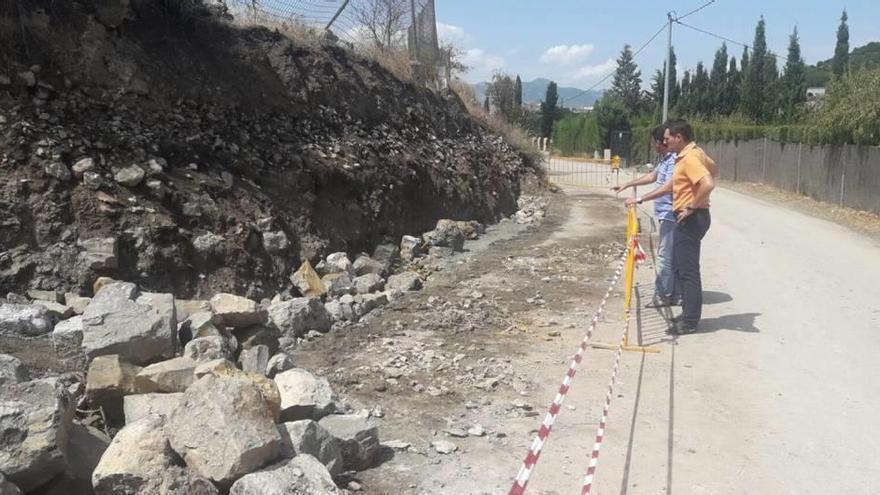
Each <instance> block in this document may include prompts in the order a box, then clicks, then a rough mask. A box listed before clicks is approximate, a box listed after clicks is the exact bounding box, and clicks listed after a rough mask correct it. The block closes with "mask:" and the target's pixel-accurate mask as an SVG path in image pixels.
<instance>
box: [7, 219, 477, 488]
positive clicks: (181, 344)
mask: <svg viewBox="0 0 880 495" xmlns="http://www.w3.org/2000/svg"><path fill="white" fill-rule="evenodd" d="M482 232H484V228H483V226H482V225H480V224H479V223H477V222H470V221H453V220H441V221H439V222H438V223H437V226H436V228H435V229H434V230H431V231H430V232H426V233H425V234H423V235H422V236H419V237H415V236H404V237H403V239H402V240H401V243H400V245H399V246H398V245H393V244H383V245H379V246H378V247H376V249H375V250H374V252H373V255H372V256H368V255H366V254H361V255H359V256H357V257H356V258H355V259H354V261H353V262H352V261H351V259H350V258H349V257H348V255H347V254H346V253H333V254H331V255H329V256H327V257H326V258H325V259H323V260H321V262H320V263H318V264H317V266H315V267H312V266H311V264H310V263H309V262H308V261H306V262H304V263H303V264H302V266H301V267H300V269H299V270H298V271H297V272H295V273H294V274H293V275H292V276H291V283H292V284H293V289H291V290H289V291H286V292H284V293H280V294H277V295H276V296H275V297H274V298H273V299H271V300H269V299H265V300H262V301H260V302H257V301H255V300H252V299H248V298H245V297H241V296H237V295H233V294H225V293H220V294H216V295H215V296H213V297H212V298H211V299H209V300H186V299H177V298H175V297H174V296H173V295H172V294H163V293H155V292H149V291H145V290H142V289H141V288H140V287H138V286H137V285H136V284H134V283H131V282H122V281H117V280H113V279H110V278H106V277H103V278H99V279H97V280H96V281H95V282H94V285H93V288H92V289H93V292H94V296H93V297H92V298H88V297H83V296H79V295H76V294H74V293H67V294H65V295H61V294H59V293H56V292H53V291H38V290H31V291H28V293H27V296H22V295H16V294H9V295H8V296H7V298H6V300H5V301H0V338H2V337H14V338H18V339H25V340H27V339H40V338H47V337H48V338H51V341H52V344H53V347H54V350H55V353H56V355H57V357H58V358H60V359H64V360H67V361H70V362H73V363H76V364H77V365H78V366H81V367H82V369H85V370H87V373H86V374H85V378H83V376H82V374H80V373H66V374H63V375H60V376H52V377H42V378H34V377H32V376H31V373H30V371H29V370H28V369H27V367H26V366H24V365H23V364H22V362H21V361H20V360H19V359H17V358H16V357H13V356H10V355H0V385H2V391H0V409H2V410H3V411H4V414H3V415H2V419H0V422H2V428H3V431H4V432H6V433H5V434H4V435H3V437H2V438H0V451H2V453H0V473H2V474H3V476H5V478H4V479H3V480H2V483H5V485H4V486H7V485H8V486H9V487H10V488H9V489H8V490H7V491H3V492H2V493H3V494H4V495H5V494H6V493H18V492H17V491H15V490H21V491H24V492H29V491H33V490H35V489H38V488H39V489H40V490H41V491H43V492H45V493H93V491H94V493H99V494H103V493H107V494H110V493H137V494H148V493H150V494H152V493H163V494H164V493H168V494H171V493H174V494H189V493H196V494H203V493H204V494H211V493H221V492H225V491H227V490H228V491H229V493H233V494H245V493H265V490H267V489H268V488H267V487H273V486H276V485H277V486H279V487H286V488H285V489H286V490H290V489H291V488H290V487H295V488H296V489H298V490H301V493H315V494H321V493H337V485H336V484H335V483H334V480H336V481H338V482H343V486H347V485H345V484H344V482H345V480H346V479H347V478H346V477H345V475H346V474H347V473H348V474H350V473H352V472H355V471H358V470H363V469H366V468H369V467H371V466H373V465H375V463H377V462H379V459H380V444H379V438H378V420H377V417H376V415H374V414H372V413H371V412H370V411H361V412H353V411H352V409H351V407H349V406H347V405H346V404H344V403H343V402H341V401H340V400H339V398H338V397H337V396H336V394H335V393H334V392H333V390H332V389H331V387H330V384H329V382H328V381H327V379H326V378H323V377H319V376H315V375H313V374H312V373H310V372H309V371H307V370H305V369H301V368H297V367H296V363H295V362H294V360H293V358H292V357H291V354H290V352H291V351H292V350H293V349H294V348H295V347H296V345H297V343H298V341H299V340H300V339H304V338H313V337H316V336H320V335H322V334H324V333H326V332H328V331H330V330H331V328H332V327H333V326H334V325H336V326H345V325H347V324H349V323H352V322H355V321H357V320H358V319H360V318H362V317H364V316H366V315H367V314H369V313H370V312H371V311H374V310H376V309H377V308H380V307H381V306H383V305H385V304H387V303H388V301H389V300H393V299H395V298H397V297H400V296H401V295H402V294H403V293H405V292H407V291H411V290H417V289H419V288H421V286H422V277H421V275H419V273H417V272H416V271H413V270H411V269H409V268H412V267H414V266H417V265H418V264H419V263H424V262H425V261H426V260H428V259H431V258H440V257H445V256H448V255H450V254H452V253H454V252H456V251H461V250H463V249H464V242H465V240H466V239H475V238H477V237H478V236H479V234H480V233H482ZM292 293H295V294H296V295H295V296H294V295H293V294H292ZM474 297H475V298H479V297H480V296H479V295H475V296H474ZM453 361H455V360H453ZM454 365H455V366H457V361H455V362H454ZM379 416H381V414H380V415H379ZM111 438H112V441H111ZM355 485H356V484H355ZM13 487H17V488H13ZM71 487H75V488H73V489H72V488H71ZM64 490H68V491H64ZM285 493H288V492H285ZM294 493H299V492H296V491H294Z"/></svg>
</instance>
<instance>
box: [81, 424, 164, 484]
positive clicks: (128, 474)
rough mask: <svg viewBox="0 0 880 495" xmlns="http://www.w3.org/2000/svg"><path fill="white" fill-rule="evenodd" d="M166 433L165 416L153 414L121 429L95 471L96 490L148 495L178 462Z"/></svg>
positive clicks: (93, 481)
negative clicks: (152, 487)
mask: <svg viewBox="0 0 880 495" xmlns="http://www.w3.org/2000/svg"><path fill="white" fill-rule="evenodd" d="M167 432H168V428H167V425H166V419H165V417H164V416H152V415H151V416H146V417H143V418H141V419H139V420H137V421H135V422H133V423H129V424H127V425H125V428H123V429H121V430H119V433H117V434H116V436H115V437H113V441H112V442H110V445H109V446H108V447H107V450H105V451H104V455H103V456H101V460H100V461H99V462H98V465H97V466H96V467H95V471H94V472H93V473H92V486H94V488H95V493H96V494H98V495H104V494H106V495H113V494H118V493H126V494H132V495H141V494H143V495H146V487H147V485H148V484H150V483H151V482H154V480H159V479H161V478H162V477H163V476H164V473H165V471H166V470H168V469H169V468H170V467H171V466H173V465H174V463H175V455H174V451H172V450H171V445H170V444H169V442H168V433H167Z"/></svg>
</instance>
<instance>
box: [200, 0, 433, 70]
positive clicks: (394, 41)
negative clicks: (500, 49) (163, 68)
mask: <svg viewBox="0 0 880 495" xmlns="http://www.w3.org/2000/svg"><path fill="white" fill-rule="evenodd" d="M208 1H209V2H213V3H216V4H218V5H221V6H223V7H225V8H226V9H227V10H228V12H229V13H230V14H231V15H232V16H233V17H235V18H236V20H238V21H239V22H243V23H246V24H248V23H249V24H261V25H267V24H268V25H270V26H271V25H281V26H288V27H303V28H309V29H313V30H316V31H323V32H327V33H332V35H333V36H335V37H337V38H338V39H339V40H341V41H343V42H346V43H349V44H352V45H355V46H366V47H369V48H374V49H383V50H393V49H406V50H408V51H409V54H410V58H411V60H412V61H413V62H418V64H419V65H421V66H423V67H436V66H437V64H438V62H440V60H441V55H440V45H439V42H438V39H437V19H436V14H435V11H434V0H208Z"/></svg>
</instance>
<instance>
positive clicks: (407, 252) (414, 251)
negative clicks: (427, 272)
mask: <svg viewBox="0 0 880 495" xmlns="http://www.w3.org/2000/svg"><path fill="white" fill-rule="evenodd" d="M421 254H422V240H421V239H420V238H418V237H414V236H411V235H405V236H403V237H402V238H401V240H400V258H401V259H402V260H404V261H412V260H413V258H415V257H416V256H419V255H421Z"/></svg>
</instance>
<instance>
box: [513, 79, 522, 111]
mask: <svg viewBox="0 0 880 495" xmlns="http://www.w3.org/2000/svg"><path fill="white" fill-rule="evenodd" d="M522 92H523V87H522V79H520V78H519V74H517V75H516V82H515V83H514V84H513V106H514V107H515V108H516V109H517V110H520V109H522Z"/></svg>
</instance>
